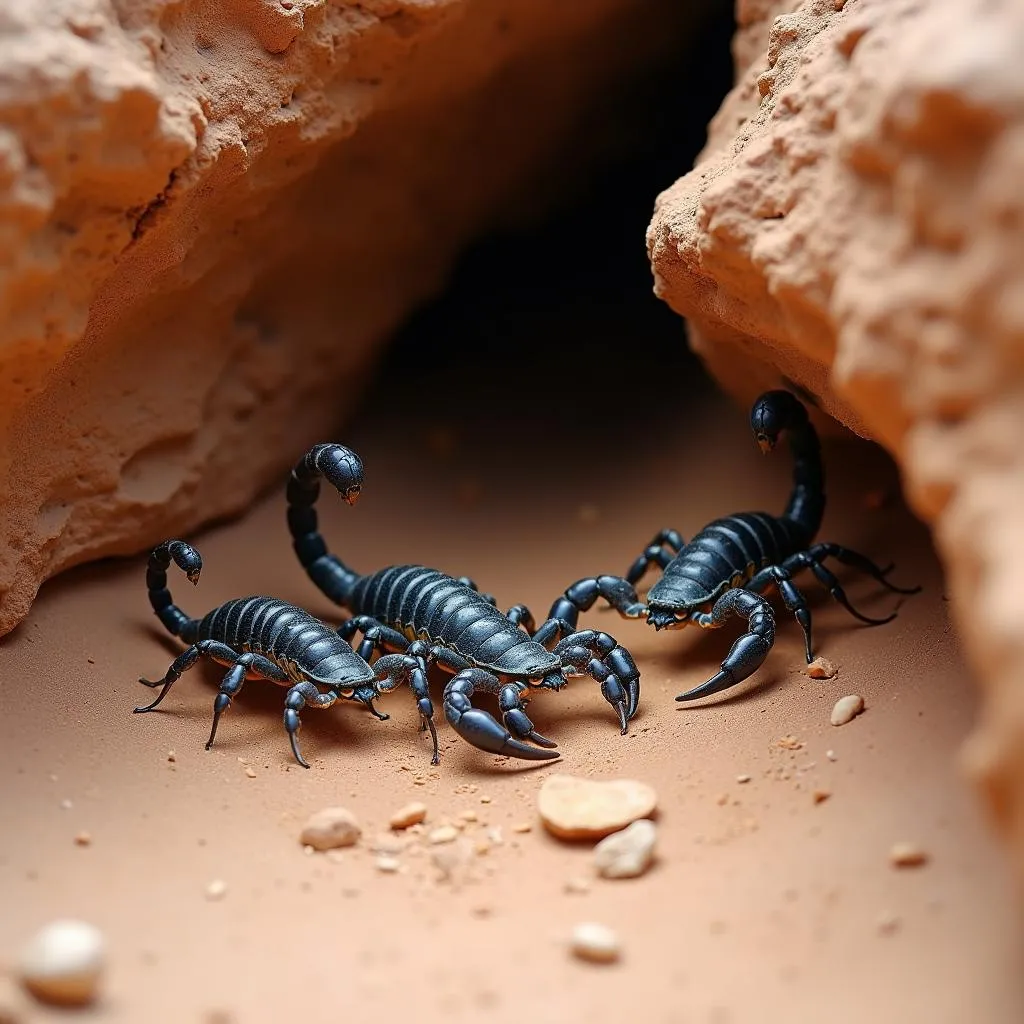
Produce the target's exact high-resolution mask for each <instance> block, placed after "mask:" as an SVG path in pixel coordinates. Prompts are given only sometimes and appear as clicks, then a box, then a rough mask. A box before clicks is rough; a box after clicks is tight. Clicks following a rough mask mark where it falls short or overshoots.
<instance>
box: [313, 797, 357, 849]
mask: <svg viewBox="0 0 1024 1024" xmlns="http://www.w3.org/2000/svg"><path fill="white" fill-rule="evenodd" d="M361 834H362V829H361V828H360V827H359V822H358V821H356V817H355V815H354V814H353V813H352V812H351V811H350V810H348V809H347V808H345V807H325V808H324V809H323V810H322V811H317V812H316V814H312V815H310V816H309V818H308V820H307V821H306V824H305V825H304V826H303V827H302V834H301V835H300V836H299V842H300V843H302V844H303V846H312V847H313V849H314V850H333V849H336V848H337V847H339V846H354V845H355V844H356V843H357V842H358V841H359V836H360V835H361Z"/></svg>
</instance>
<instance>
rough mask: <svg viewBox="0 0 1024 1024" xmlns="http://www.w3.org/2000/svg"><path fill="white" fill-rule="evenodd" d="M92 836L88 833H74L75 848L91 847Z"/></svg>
mask: <svg viewBox="0 0 1024 1024" xmlns="http://www.w3.org/2000/svg"><path fill="white" fill-rule="evenodd" d="M91 845H92V836H91V835H89V833H88V832H77V833H75V846H91Z"/></svg>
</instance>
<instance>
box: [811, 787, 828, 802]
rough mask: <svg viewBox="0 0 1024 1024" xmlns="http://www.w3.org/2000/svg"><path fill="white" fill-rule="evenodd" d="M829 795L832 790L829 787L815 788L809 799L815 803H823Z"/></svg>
mask: <svg viewBox="0 0 1024 1024" xmlns="http://www.w3.org/2000/svg"><path fill="white" fill-rule="evenodd" d="M831 795H832V791H831V790H830V789H815V790H813V791H812V793H811V799H812V800H813V801H814V802H815V803H816V804H823V803H824V802H825V801H826V800H827V799H828V798H829V797H830V796H831Z"/></svg>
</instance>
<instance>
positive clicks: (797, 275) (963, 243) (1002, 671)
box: [648, 0, 1024, 875]
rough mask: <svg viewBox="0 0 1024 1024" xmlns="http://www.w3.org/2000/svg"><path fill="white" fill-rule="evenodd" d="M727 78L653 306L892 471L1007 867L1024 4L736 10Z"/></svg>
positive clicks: (664, 217)
mask: <svg viewBox="0 0 1024 1024" xmlns="http://www.w3.org/2000/svg"><path fill="white" fill-rule="evenodd" d="M739 15H740V21H741V22H742V26H743V27H742V29H741V32H740V34H739V36H738V39H737V45H736V53H737V57H738V65H739V75H738V84H737V86H736V88H735V89H734V90H733V92H732V93H731V95H730V96H729V97H728V99H727V100H726V102H725V103H724V105H723V106H722V108H721V110H720V112H719V114H718V116H717V118H716V120H715V121H714V123H713V125H712V130H711V135H710V139H709V142H708V145H707V147H706V149H705V152H704V153H703V154H702V158H701V160H700V162H699V164H698V166H697V167H696V169H695V170H693V171H692V172H691V173H689V174H688V175H686V176H685V177H684V178H682V179H681V180H680V181H678V182H677V183H676V184H675V185H674V186H673V187H671V188H670V189H668V190H667V191H666V192H665V193H664V194H663V195H662V196H660V197H659V199H658V202H657V207H656V212H655V216H654V219H653V221H652V223H651V226H650V230H649V235H648V244H649V250H650V254H651V259H652V262H653V265H654V270H655V276H656V287H657V291H658V293H659V294H660V295H661V296H662V297H664V298H665V299H666V301H668V302H669V303H670V304H671V305H672V307H673V308H674V309H676V310H677V311H678V312H680V313H682V314H683V315H685V316H686V317H688V318H689V321H690V324H691V325H692V327H693V332H692V334H693V343H694V345H695V347H696V348H697V350H698V351H699V352H700V353H701V354H702V356H703V357H704V359H705V360H706V361H707V363H708V365H709V366H710V367H711V369H712V370H713V372H715V373H716V375H717V376H719V377H720V378H721V379H722V380H723V382H724V383H725V384H726V385H727V386H729V387H730V388H731V389H733V390H734V392H735V393H736V394H737V395H738V396H739V397H742V398H743V400H744V401H747V400H749V399H750V398H751V397H752V396H753V395H754V394H755V393H756V392H757V391H758V390H760V389H761V388H763V387H764V386H766V385H768V386H778V384H779V383H780V379H781V378H782V377H786V378H789V379H790V380H791V381H793V382H795V383H797V384H798V385H801V386H802V387H804V388H806V389H807V390H808V391H810V392H813V393H814V394H815V395H817V396H818V398H819V399H820V403H821V405H822V406H823V407H824V408H825V409H826V410H827V411H828V412H830V413H831V414H832V415H834V416H835V417H837V418H838V419H839V420H840V421H841V422H843V423H845V424H847V425H848V426H849V427H851V428H852V429H854V430H856V431H859V432H861V433H864V434H867V435H869V436H872V437H874V438H876V439H878V440H879V441H881V442H882V443H883V444H884V445H885V446H886V447H887V448H889V449H890V450H891V451H892V452H893V453H894V454H895V455H896V457H897V458H898V460H899V462H900V464H901V466H902V467H903V472H904V479H905V482H906V489H907V493H908V495H909V498H910V500H911V502H912V504H913V506H914V507H915V509H916V510H917V511H918V513H919V514H921V515H922V516H923V517H924V518H926V519H927V520H929V521H930V522H931V523H933V524H934V527H935V530H936V537H937V540H938V544H939V548H940V551H941V553H942V555H943V557H944V559H945V563H946V566H947V568H948V573H949V577H950V579H949V586H950V591H951V594H952V597H953V600H954V603H955V609H956V613H957V617H958V619H959V623H960V626H961V628H962V632H963V635H964V638H965V640H966V643H967V647H968V649H969V652H970V654H971V655H972V657H973V660H974V663H975V665H976V666H977V667H978V669H979V670H980V671H979V675H980V676H981V678H982V680H983V681H984V684H985V689H986V698H987V699H986V701H985V707H984V714H983V722H982V723H981V724H980V725H979V727H978V730H977V732H976V735H975V737H974V739H973V741H972V743H971V745H970V757H969V760H970V763H971V765H972V766H973V768H974V770H975V772H976V773H977V776H978V778H979V779H980V780H981V782H982V784H983V787H984V789H985V792H986V793H987V795H988V797H989V798H990V802H991V804H992V806H993V807H994V809H995V811H996V814H997V818H998V820H999V822H1000V823H1001V825H1002V826H1003V828H1004V829H1005V830H1006V832H1007V833H1008V834H1009V836H1010V837H1011V838H1012V840H1013V846H1014V849H1015V850H1016V851H1017V855H1018V858H1019V866H1020V869H1021V873H1022V875H1024V599H1022V589H1021V588H1022V584H1021V581H1022V580H1024V529H1022V526H1024V447H1022V445H1021V438H1022V437H1024V187H1022V183H1024V62H1022V61H1021V57H1020V55H1021V53H1022V52H1024V7H1022V6H1021V4H1020V3H1017V2H1015V0H927V2H922V0H848V2H846V3H845V5H844V3H843V2H842V0H827V2H825V0H808V2H805V3H801V4H796V3H778V2H774V3H773V2H763V0H762V2H757V0H749V2H743V0H741V2H740V4H739Z"/></svg>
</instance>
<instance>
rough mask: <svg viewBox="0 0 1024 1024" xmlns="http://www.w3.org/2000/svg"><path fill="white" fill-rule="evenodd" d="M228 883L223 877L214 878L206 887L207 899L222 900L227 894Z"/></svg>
mask: <svg viewBox="0 0 1024 1024" xmlns="http://www.w3.org/2000/svg"><path fill="white" fill-rule="evenodd" d="M227 892H228V883H227V882H225V881H224V879H223V878H215V879H214V880H213V881H212V882H210V884H209V885H207V887H206V898H207V899H208V900H222V899H224V897H225V896H226V895H227Z"/></svg>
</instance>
